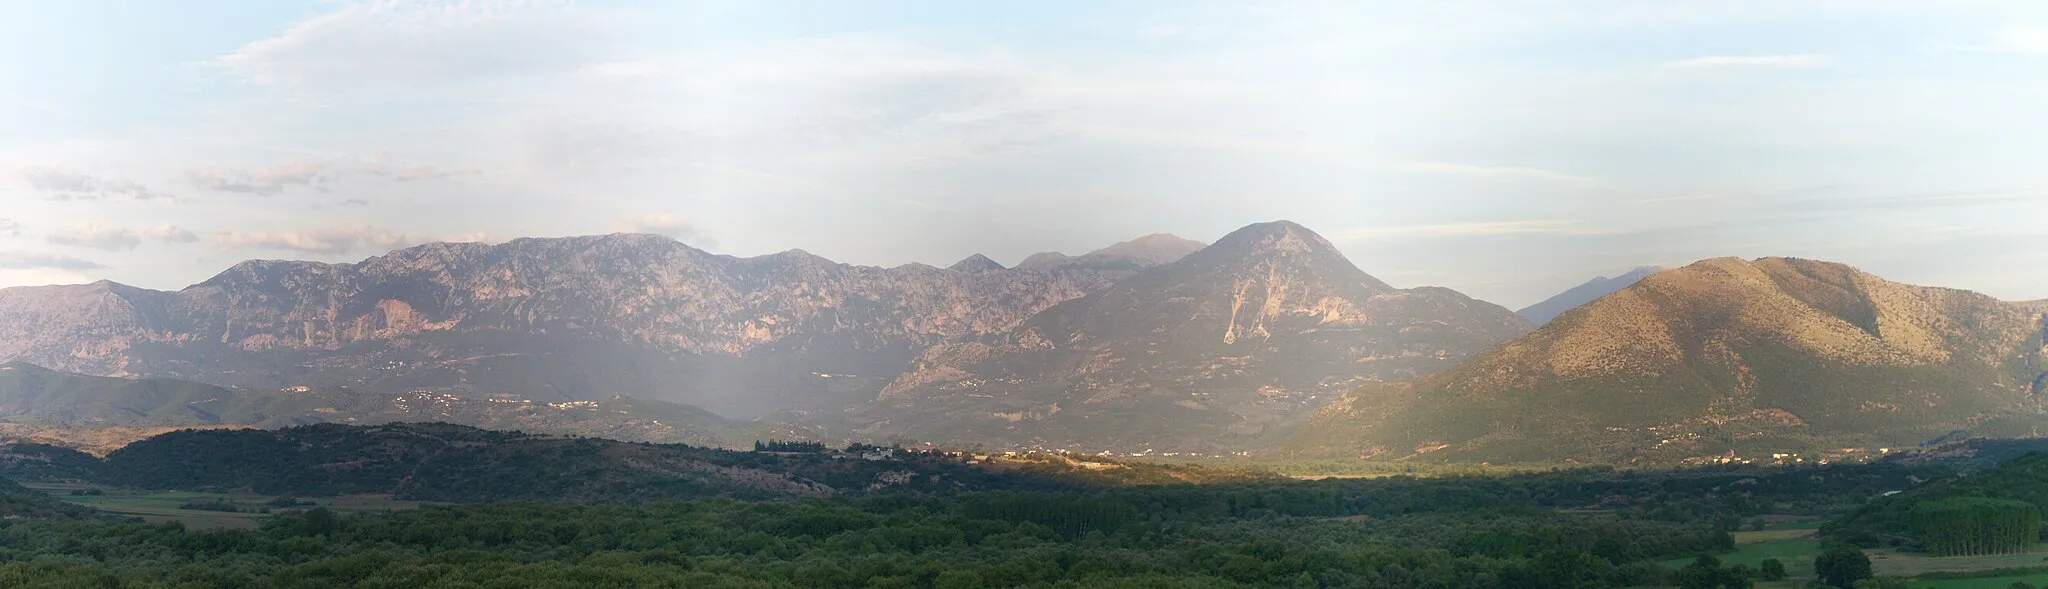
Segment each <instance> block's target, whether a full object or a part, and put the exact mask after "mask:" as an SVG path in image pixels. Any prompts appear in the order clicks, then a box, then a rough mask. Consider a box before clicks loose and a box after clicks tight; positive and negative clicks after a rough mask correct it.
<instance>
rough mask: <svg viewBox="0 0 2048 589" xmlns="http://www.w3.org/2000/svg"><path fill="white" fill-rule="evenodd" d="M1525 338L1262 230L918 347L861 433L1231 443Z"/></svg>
mask: <svg viewBox="0 0 2048 589" xmlns="http://www.w3.org/2000/svg"><path fill="white" fill-rule="evenodd" d="M1527 330H1528V325H1527V323H1526V322H1524V321H1522V320H1521V319H1519V318H1517V317H1515V316H1514V315H1513V314H1511V313H1509V312H1508V311H1507V310H1506V309H1502V308H1500V307H1498V306H1495V305H1491V304H1488V303H1484V302H1480V301H1475V300H1472V299H1470V298H1467V297H1464V296H1463V295H1459V294H1458V293H1456V292H1454V291H1450V290H1448V289H1441V288H1418V289H1409V290H1397V289H1394V288H1392V287H1390V286H1388V285H1387V284H1386V283H1383V282H1380V281H1379V280H1378V279H1375V278H1373V277H1372V276H1370V275H1367V274H1366V273H1365V272H1363V271H1361V270H1359V269H1358V268H1357V267H1356V266H1353V265H1352V264H1351V263H1350V262H1349V261H1348V260H1346V259H1344V256H1343V255H1342V254H1340V253H1339V252H1337V250H1336V248H1334V247H1333V246H1331V245H1330V243H1329V242H1328V241H1326V240H1324V239H1323V238H1322V237H1320V236H1318V235H1316V234H1315V233H1314V232H1311V231H1309V230H1308V229H1306V228H1304V227H1302V226H1300V225H1297V224H1294V223H1290V222H1285V221H1281V222H1273V223H1261V224H1257V225H1252V226H1248V227H1245V228H1243V229H1240V230H1238V231H1236V232H1233V233H1231V234H1230V235H1228V236H1225V237H1224V238H1222V239H1220V240H1218V241H1217V242H1216V243H1215V244H1213V245H1210V246H1208V247H1206V248H1204V249H1202V250H1200V251H1197V252H1195V253H1193V254H1189V255H1187V256H1186V257H1183V258H1180V259H1179V260H1178V261H1175V262H1173V263H1170V264H1165V265H1161V266H1156V267H1152V268H1149V269H1146V270H1144V271H1142V272H1139V273H1138V274H1136V275H1134V276H1132V277H1130V278H1127V279H1124V280H1120V281H1117V282H1116V283H1114V284H1112V285H1110V286H1109V287H1107V288H1104V289H1102V290H1099V291H1096V292H1092V293H1090V294H1088V295H1086V296H1083V297H1080V298H1077V299H1074V300H1070V301H1066V302H1063V303H1061V304H1059V305H1055V306H1053V307H1051V308H1049V309H1046V310H1045V311H1043V312H1041V313H1039V314H1037V315H1035V316H1033V317H1031V318H1030V319H1029V320H1028V321H1025V322H1024V323H1023V324H1021V325H1019V326H1017V327H1016V328H1014V329H1012V330H1010V331H1009V332H1008V333H1005V334H1002V335H1000V336H994V337H984V338H974V339H963V340H960V341H955V342H949V343H946V344H941V345H939V346H935V347H933V348H931V349H929V350H927V351H926V352H925V353H924V355H923V357H922V359H920V360H919V362H918V364H917V365H916V367H914V368H913V369H912V370H910V371H909V372H906V373H904V374H903V375H902V376H900V377H898V378H897V379H896V380H895V381H894V382H892V383H891V384H890V385H889V387H888V388H886V389H884V390H883V391H882V393H881V395H880V397H879V399H878V404H879V405H880V406H879V407H878V408H876V409H875V413H874V415H872V416H871V417H873V418H874V420H875V421H876V422H877V425H876V426H874V427H871V428H869V429H867V430H865V433H867V434H869V435H885V434H901V435H908V436H911V437H914V438H917V439H931V440H948V441H983V442H995V443H1006V444H1042V445H1047V446H1061V445H1064V446H1068V447H1076V446H1078V447H1089V448H1099V447H1118V448H1140V447H1150V446H1157V447H1162V448H1179V449H1202V450H1209V451H1221V450H1234V449H1240V448H1243V447H1246V446H1248V445H1254V444H1257V443H1259V442H1261V441H1263V440H1266V439H1269V438H1270V437H1271V436H1272V435H1273V433H1274V432H1275V431H1277V430H1278V429H1280V428H1281V427H1283V426H1285V425H1286V424H1289V423H1291V422H1294V421H1298V420H1299V418H1300V417H1301V416H1303V415H1305V412H1306V411H1307V410H1309V409H1313V408H1314V407H1316V406H1318V405H1320V404H1321V403H1322V402H1324V401H1325V400H1327V399H1330V398H1333V397H1334V396H1335V395H1337V394H1339V393H1341V392H1342V391H1344V390H1346V389H1349V388H1351V387H1354V386H1357V385H1358V384H1361V383H1364V382H1368V381H1370V380H1374V379H1379V378H1400V377H1407V376H1413V375H1417V374H1423V373H1427V372H1430V371H1433V370H1437V369H1440V368H1443V367H1446V366H1449V365H1450V364H1451V363H1453V362H1455V361H1456V359H1458V358H1460V357H1463V356H1465V355H1467V354H1470V353H1473V352H1476V351H1479V350H1482V349H1484V348H1485V347H1486V346H1489V345H1492V344H1493V343H1496V342H1499V341H1502V340H1505V339H1507V338H1510V337H1514V336H1516V335H1520V334H1521V333H1524V332H1526V331H1527Z"/></svg>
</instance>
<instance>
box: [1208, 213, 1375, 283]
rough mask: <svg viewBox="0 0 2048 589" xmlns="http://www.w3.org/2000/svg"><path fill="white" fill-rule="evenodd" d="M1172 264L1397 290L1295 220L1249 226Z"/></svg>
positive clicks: (1222, 271) (1299, 280)
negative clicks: (1359, 266)
mask: <svg viewBox="0 0 2048 589" xmlns="http://www.w3.org/2000/svg"><path fill="white" fill-rule="evenodd" d="M1170 266H1174V267H1181V268H1183V269H1184V270H1183V271H1186V270H1187V269H1204V270H1205V271H1208V272H1212V273H1213V272H1220V273H1223V274H1227V275H1232V276H1240V277H1245V278H1246V279H1257V278H1260V277H1258V276H1256V275H1257V274H1259V273H1260V272H1262V271H1263V272H1265V273H1266V274H1268V276H1267V278H1270V279H1274V280H1284V278H1283V276H1289V277H1295V278H1297V279H1298V280H1295V281H1296V282H1312V283H1319V284H1328V285H1331V286H1333V287H1336V288H1340V289H1348V288H1352V287H1354V286H1355V287H1358V288H1362V289H1364V290H1365V291H1368V292H1363V293H1359V294H1361V295H1362V296H1370V295H1371V294H1372V293H1376V292H1386V291H1391V290H1394V287H1392V286H1388V285H1387V283H1385V282H1381V281H1380V280H1379V279H1378V278H1374V277H1372V276H1371V275H1369V274H1366V273H1365V271H1363V270H1360V269H1358V266H1356V265H1353V264H1352V263H1351V260H1349V259H1347V258H1345V257H1344V254H1343V252H1339V251H1337V246H1335V245H1332V244H1331V243H1330V240H1328V239H1324V238H1323V236H1321V235H1318V234H1316V232H1314V231H1310V230H1309V229H1308V228H1307V227H1303V226H1301V225H1300V224H1298V223H1295V222H1292V221H1272V222H1267V223H1256V224H1252V225H1247V226H1245V227H1244V228H1241V229H1238V230H1236V231H1232V232H1230V234H1229V235H1225V236H1223V238H1222V239H1218V240H1216V243H1215V244H1213V245H1210V246H1208V247H1205V248H1202V249H1201V250H1200V251H1196V252H1195V253H1192V254H1188V256H1187V257H1185V258H1182V259H1181V260H1180V261H1179V262H1176V263H1174V264H1171V265H1170Z"/></svg>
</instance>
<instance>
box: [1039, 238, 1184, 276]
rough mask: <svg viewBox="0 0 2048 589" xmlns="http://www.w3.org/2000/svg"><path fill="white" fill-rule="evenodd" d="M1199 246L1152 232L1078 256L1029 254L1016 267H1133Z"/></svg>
mask: <svg viewBox="0 0 2048 589" xmlns="http://www.w3.org/2000/svg"><path fill="white" fill-rule="evenodd" d="M1202 247H1203V244H1202V242H1199V241H1195V240H1192V239H1184V238H1181V237H1180V236H1177V235H1173V234H1170V233H1154V234H1151V235H1147V236H1144V237H1140V238H1137V239H1133V240H1130V241H1123V242H1118V243H1115V244H1111V245H1110V246H1109V247H1105V248H1102V249H1099V250H1095V251H1092V252H1088V253H1086V254H1082V255H1080V256H1072V257H1070V256H1067V255H1066V254H1062V253H1059V252H1041V253H1036V254H1032V255H1031V256H1030V257H1027V258H1024V261H1023V262H1019V263H1017V269H1018V270H1035V271H1041V272H1043V271H1050V270H1058V269H1061V268H1089V269H1096V270H1136V269H1139V268H1147V267H1151V266H1158V265H1160V264H1166V263H1170V262H1173V261H1176V260H1179V259H1181V258H1184V257H1187V255H1188V254H1192V253H1195V251H1197V250H1200V249H1202Z"/></svg>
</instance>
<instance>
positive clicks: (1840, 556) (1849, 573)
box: [1813, 542, 1870, 588]
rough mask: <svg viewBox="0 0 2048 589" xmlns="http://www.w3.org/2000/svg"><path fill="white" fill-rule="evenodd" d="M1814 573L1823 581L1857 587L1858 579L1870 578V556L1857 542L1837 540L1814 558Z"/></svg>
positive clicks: (1841, 585) (1838, 585)
mask: <svg viewBox="0 0 2048 589" xmlns="http://www.w3.org/2000/svg"><path fill="white" fill-rule="evenodd" d="M1813 574H1814V576H1817V577H1820V581H1821V582H1822V583H1827V584H1829V585H1833V586H1835V587H1845V588H1846V587H1855V586H1856V582H1857V581H1861V580H1864V579H1868V578H1870V557H1869V556H1865V555H1864V554H1863V549H1861V548H1857V547H1856V545H1855V544H1849V543H1847V542H1835V543H1832V544H1829V545H1828V547H1827V549H1826V550H1823V551H1821V553H1820V556H1818V557H1815V558H1814V559H1813Z"/></svg>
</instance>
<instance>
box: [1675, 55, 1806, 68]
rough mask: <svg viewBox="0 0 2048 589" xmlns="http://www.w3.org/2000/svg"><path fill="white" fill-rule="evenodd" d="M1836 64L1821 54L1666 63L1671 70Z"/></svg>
mask: <svg viewBox="0 0 2048 589" xmlns="http://www.w3.org/2000/svg"><path fill="white" fill-rule="evenodd" d="M1833 64H1834V59H1833V58H1830V57H1828V56H1827V55H1823V54H1819V53H1797V54H1787V55H1707V56H1702V57H1695V58H1692V59H1681V60H1678V61H1668V62H1664V67H1670V68H1760V69H1770V68H1785V69H1799V68H1821V67H1827V66H1829V65H1833Z"/></svg>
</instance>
